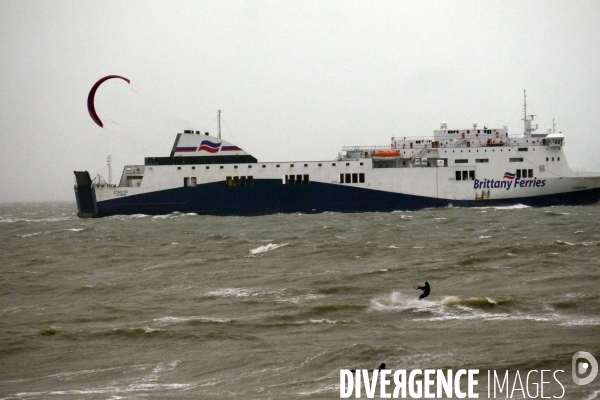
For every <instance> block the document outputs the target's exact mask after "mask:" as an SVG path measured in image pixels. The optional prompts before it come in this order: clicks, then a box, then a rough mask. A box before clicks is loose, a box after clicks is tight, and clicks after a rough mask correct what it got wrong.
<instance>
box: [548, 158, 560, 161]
mask: <svg viewBox="0 0 600 400" xmlns="http://www.w3.org/2000/svg"><path fill="white" fill-rule="evenodd" d="M546 161H550V157H546ZM552 161H554V157H552ZM556 161H560V157H556Z"/></svg>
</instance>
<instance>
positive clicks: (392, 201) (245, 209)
mask: <svg viewBox="0 0 600 400" xmlns="http://www.w3.org/2000/svg"><path fill="white" fill-rule="evenodd" d="M76 196H77V201H78V205H79V204H80V199H79V193H78V192H77V190H76ZM599 199H600V188H599V189H591V190H583V191H578V192H569V193H560V194H553V195H544V196H533V197H521V198H512V199H500V200H481V201H475V200H445V199H436V198H431V197H422V196H412V195H406V194H399V193H390V192H383V191H377V190H370V189H362V188H357V187H352V186H346V185H339V184H326V183H318V182H311V183H310V184H309V185H283V184H282V183H281V180H274V179H273V180H267V179H265V180H262V179H261V180H255V181H254V185H253V186H236V187H228V186H226V185H225V184H224V183H223V182H218V183H211V184H204V185H200V186H195V187H182V188H177V189H169V190H161V191H157V192H152V193H145V194H139V195H133V196H127V197H120V198H117V199H113V200H107V201H102V202H97V203H96V202H95V199H94V203H95V204H94V205H95V207H94V208H95V210H94V212H91V213H90V212H82V210H81V208H80V209H79V214H78V215H79V216H80V217H105V216H110V215H118V214H122V215H128V214H148V215H160V214H170V213H173V212H183V213H197V214H208V215H264V214H274V213H294V212H300V213H319V212H325V211H332V212H368V211H381V212H390V211H395V210H419V209H423V208H431V207H447V206H450V205H452V206H458V207H484V206H504V205H512V204H524V205H528V206H532V207H544V206H555V205H586V204H592V203H596V202H598V200H599Z"/></svg>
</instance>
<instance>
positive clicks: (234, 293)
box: [199, 288, 286, 298]
mask: <svg viewBox="0 0 600 400" xmlns="http://www.w3.org/2000/svg"><path fill="white" fill-rule="evenodd" d="M285 292H286V290H285V289H281V290H264V289H262V290H261V289H251V288H223V289H219V290H215V291H212V292H208V293H205V294H203V295H200V296H199V297H200V298H202V297H257V296H283V295H284V294H285Z"/></svg>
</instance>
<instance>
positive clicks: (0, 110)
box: [0, 0, 600, 202]
mask: <svg viewBox="0 0 600 400" xmlns="http://www.w3.org/2000/svg"><path fill="white" fill-rule="evenodd" d="M599 17H600V1H597V0H593V1H569V2H565V1H522V0H520V1H497V2H491V1H421V0H419V1H348V0H344V1H323V0H318V1H306V0H303V1H289V0H281V1H197V0H194V1H130V0H128V1H87V0H82V1H23V0H19V1H12V0H1V1H0V201H1V202H13V201H63V200H67V201H74V198H75V197H74V193H73V183H74V175H73V171H74V170H78V171H82V170H88V171H89V172H90V174H91V175H95V174H97V173H101V174H103V175H105V176H107V175H108V174H107V167H106V157H107V156H108V155H111V156H112V158H113V182H114V181H117V180H118V178H119V177H120V175H121V172H122V169H123V166H124V165H125V164H143V162H144V157H145V156H167V155H168V154H169V152H170V150H171V147H172V144H173V140H174V137H175V134H176V133H178V132H182V131H183V130H184V129H194V130H201V131H203V132H205V131H209V132H211V133H213V134H216V131H217V124H216V115H217V110H218V109H221V110H222V120H223V127H222V132H223V138H224V139H226V140H228V141H230V142H232V143H234V144H236V145H238V146H240V147H242V148H243V149H244V150H246V151H248V152H249V153H250V154H252V155H254V156H255V157H256V158H257V159H258V160H259V161H280V160H287V161H293V160H295V161H300V160H330V159H333V158H335V157H336V155H337V153H338V152H339V151H340V150H341V147H342V146H349V145H385V144H388V143H389V141H390V137H392V136H425V135H430V134H432V132H433V130H434V129H438V128H439V125H440V122H441V121H447V123H448V127H449V129H463V128H467V127H470V126H471V125H472V123H473V122H477V123H478V124H479V126H483V125H486V126H488V127H502V126H503V125H508V128H509V134H517V133H520V132H522V121H521V118H522V102H523V89H527V98H528V113H532V114H536V115H537V116H536V121H537V122H538V123H539V125H540V128H543V129H544V130H545V129H546V128H547V127H549V126H551V125H552V118H555V119H556V127H557V130H560V131H561V132H562V133H563V134H564V135H565V136H566V147H565V151H566V152H567V156H568V160H569V163H570V164H571V166H572V167H576V168H585V169H587V170H590V171H600V132H599V129H598V127H599V121H598V117H599V116H600V23H599V22H598V19H599ZM109 74H118V75H123V76H125V77H127V78H129V79H130V80H131V85H128V84H127V83H125V82H124V81H120V80H111V81H108V82H106V83H105V84H103V85H102V86H101V87H100V89H99V90H98V92H97V94H96V110H97V112H98V115H99V116H100V118H101V119H102V120H103V122H104V126H105V129H102V128H100V127H98V126H97V125H95V124H94V122H93V121H92V119H91V118H90V116H89V114H88V112H87V107H86V99H87V95H88V92H89V90H90V88H91V87H92V85H93V84H94V83H95V82H96V81H97V80H98V79H99V78H101V77H103V76H105V75H109Z"/></svg>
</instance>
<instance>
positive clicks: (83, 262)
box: [0, 203, 600, 399]
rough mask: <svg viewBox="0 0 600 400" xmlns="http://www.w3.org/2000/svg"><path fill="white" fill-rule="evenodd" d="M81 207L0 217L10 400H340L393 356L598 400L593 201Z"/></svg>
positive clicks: (598, 282) (4, 377)
mask: <svg viewBox="0 0 600 400" xmlns="http://www.w3.org/2000/svg"><path fill="white" fill-rule="evenodd" d="M76 208H77V207H76V205H75V204H74V203H39V204H2V205H0V250H1V251H0V398H1V399H336V398H340V370H342V369H373V368H377V367H378V366H379V365H380V364H381V363H382V362H384V363H386V367H387V368H388V369H391V370H392V372H393V371H395V370H400V369H404V370H407V371H411V370H415V369H422V370H424V369H442V370H444V371H447V370H449V369H452V370H454V371H456V370H459V369H467V370H468V369H478V370H479V375H478V382H479V384H478V386H477V387H478V393H479V394H480V398H487V397H488V394H487V388H488V384H489V382H488V378H487V377H488V372H490V373H492V374H493V373H494V372H497V373H498V376H502V377H503V376H504V374H505V372H506V371H508V372H509V381H508V384H509V385H510V387H511V388H513V387H514V381H515V380H516V374H517V371H518V372H519V374H520V377H521V379H522V383H523V385H526V383H525V377H526V374H527V373H528V372H529V371H534V370H535V371H541V370H546V371H552V372H551V373H546V375H545V376H544V377H543V378H542V379H540V375H539V374H536V373H534V374H532V375H530V377H531V378H530V379H529V382H527V385H528V387H527V389H528V390H529V393H531V394H532V395H533V394H535V391H534V390H535V387H534V386H533V384H534V383H537V384H538V387H539V385H540V381H541V380H543V381H545V382H549V383H546V384H545V392H544V397H545V398H547V397H551V396H556V397H560V398H564V399H594V398H600V377H597V378H596V379H595V380H594V381H593V382H592V383H590V384H588V385H584V386H580V385H576V384H575V383H574V381H573V379H572V357H573V355H574V354H575V353H576V352H578V351H586V352H588V353H591V354H592V355H594V356H595V357H596V358H598V359H600V293H599V288H600V268H599V264H600V225H599V221H600V206H598V205H596V206H586V207H551V208H528V207H525V206H514V207H504V208H502V207H500V208H445V209H426V210H422V211H418V212H406V211H401V210H399V211H397V212H392V213H359V214H338V213H324V214H314V215H303V214H287V215H270V216H260V217H213V216H198V215H191V214H171V215H165V216H147V215H133V216H115V217H108V218H102V219H86V220H84V219H78V218H77V216H76ZM424 281H428V282H429V284H430V285H431V288H432V290H431V295H430V296H429V297H427V298H426V299H424V300H421V301H419V300H418V296H419V295H420V294H421V293H422V292H421V291H417V290H415V289H414V288H413V285H414V284H415V283H421V284H422V283H423V282H424ZM557 371H562V372H557ZM553 374H555V375H554V376H553ZM492 376H493V375H492ZM557 381H558V382H560V384H561V385H559V384H558V383H557ZM561 386H562V387H563V388H562V389H561ZM392 387H393V386H392ZM505 389H506V388H505ZM388 392H389V393H391V390H389V391H388ZM561 394H562V396H561ZM538 396H539V394H538ZM497 397H498V398H503V399H504V398H530V396H529V395H528V392H525V390H519V389H518V386H517V391H516V392H515V391H513V393H512V395H511V394H510V393H509V394H507V392H506V390H505V392H504V394H502V395H499V396H497ZM531 397H532V396H531ZM351 398H355V396H354V394H353V395H352V397H351ZM361 398H366V395H365V392H364V390H363V392H362V397H361ZM376 398H379V387H378V389H377V395H376ZM538 398H541V397H538Z"/></svg>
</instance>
